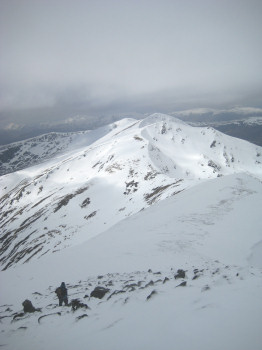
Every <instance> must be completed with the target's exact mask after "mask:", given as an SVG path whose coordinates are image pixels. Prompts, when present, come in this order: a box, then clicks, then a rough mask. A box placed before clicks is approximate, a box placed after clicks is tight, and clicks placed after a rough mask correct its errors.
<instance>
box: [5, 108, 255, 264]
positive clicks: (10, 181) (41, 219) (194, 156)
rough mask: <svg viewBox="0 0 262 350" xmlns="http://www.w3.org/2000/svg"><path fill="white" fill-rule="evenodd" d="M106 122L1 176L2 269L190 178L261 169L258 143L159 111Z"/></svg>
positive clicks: (95, 230)
mask: <svg viewBox="0 0 262 350" xmlns="http://www.w3.org/2000/svg"><path fill="white" fill-rule="evenodd" d="M106 130H107V131H108V132H107V133H105V132H104V131H103V133H102V137H101V130H99V134H95V135H94V134H93V135H92V137H93V140H95V141H94V142H92V143H91V142H90V136H89V134H81V135H80V136H81V142H79V139H77V140H75V142H71V146H72V148H71V151H69V150H68V152H69V153H65V154H63V155H60V156H57V157H55V158H52V159H51V160H50V161H49V162H44V163H42V164H41V165H37V166H35V167H33V168H27V169H24V170H22V171H20V172H15V173H12V174H9V175H6V176H3V177H1V179H0V181H1V202H0V204H1V219H0V224H1V229H2V235H1V242H2V248H1V251H0V253H1V258H0V262H1V265H2V267H3V268H4V269H6V268H8V267H9V266H12V265H15V264H17V263H23V262H26V261H29V260H31V259H32V258H34V259H35V258H39V257H41V256H43V255H45V254H50V253H52V252H55V251H57V250H60V249H63V248H66V247H69V246H72V245H76V244H79V243H82V242H84V241H86V240H88V239H90V238H92V237H94V236H96V235H97V234H99V233H101V232H103V231H105V229H107V228H109V227H111V226H112V225H114V224H115V223H117V222H119V221H121V220H122V219H124V218H125V217H128V216H131V215H133V214H134V213H137V212H138V211H140V210H143V209H145V208H146V207H148V206H150V205H152V204H153V203H155V202H157V201H159V200H163V199H165V198H167V197H170V196H173V195H176V194H178V193H180V192H181V191H183V190H185V189H186V188H188V187H191V186H193V185H195V183H196V182H199V181H203V180H207V179H211V178H215V177H218V176H222V175H229V174H234V173H238V172H243V171H245V172H249V173H251V174H253V175H254V176H261V173H262V164H261V163H260V161H261V160H262V152H261V149H260V148H259V147H256V146H254V145H252V144H249V143H247V142H244V141H242V140H238V139H233V138H231V137H228V136H226V135H223V134H221V133H219V132H217V131H215V130H214V129H210V128H193V127H190V126H188V125H187V124H185V123H183V122H181V121H179V120H177V119H174V118H172V117H168V116H166V115H159V114H156V115H152V116H150V117H148V118H146V119H145V120H143V121H134V120H130V119H127V120H122V121H120V122H117V123H116V124H114V127H112V126H111V127H108V128H106ZM98 135H99V136H98ZM85 138H86V144H85ZM76 143H78V144H81V147H80V148H77V149H76V148H75V146H76ZM72 149H73V150H72ZM72 217H73V218H74V219H73V220H72Z"/></svg>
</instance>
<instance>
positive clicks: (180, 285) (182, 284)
mask: <svg viewBox="0 0 262 350" xmlns="http://www.w3.org/2000/svg"><path fill="white" fill-rule="evenodd" d="M185 286H186V281H184V282H182V283H180V284H179V285H178V286H177V287H185Z"/></svg>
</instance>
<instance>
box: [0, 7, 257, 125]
mask: <svg viewBox="0 0 262 350" xmlns="http://www.w3.org/2000/svg"><path fill="white" fill-rule="evenodd" d="M261 23H262V3H261V1H259V0H258V1H256V0H231V1H228V0H227V1H226V0H220V1H217V0H199V1H195V0H188V1H179V0H162V1H156V0H139V1H138V0H134V1H128V0H121V1H117V0H100V1H91V0H60V1H59V0H25V1H21V0H1V2H0V50H1V61H0V94H1V96H0V118H1V119H2V122H3V123H6V122H14V123H15V122H18V121H20V123H21V124H23V123H25V122H28V121H30V122H33V121H35V122H36V123H37V122H38V123H40V122H44V121H51V120H52V119H55V120H62V119H66V118H70V117H72V116H74V115H77V114H87V115H96V116H99V115H102V114H103V113H122V112H124V111H126V112H130V111H133V112H142V113H143V112H147V111H150V110H152V111H153V110H154V109H158V110H160V109H161V108H162V111H167V110H168V109H172V108H184V107H186V106H187V105H188V107H193V104H196V105H197V106H200V105H202V106H203V105H204V106H206V105H208V104H209V105H212V104H226V105H230V104H231V105H233V104H239V103H254V104H256V105H259V104H261V103H262V101H261V95H260V96H259V93H260V92H261V88H262V81H261V76H262V66H261V61H262V45H261V44H262V24H261ZM258 92H259V93H258Z"/></svg>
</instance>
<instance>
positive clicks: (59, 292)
mask: <svg viewBox="0 0 262 350" xmlns="http://www.w3.org/2000/svg"><path fill="white" fill-rule="evenodd" d="M55 293H56V295H57V296H58V298H60V297H61V296H62V290H61V288H60V287H58V288H56V290H55Z"/></svg>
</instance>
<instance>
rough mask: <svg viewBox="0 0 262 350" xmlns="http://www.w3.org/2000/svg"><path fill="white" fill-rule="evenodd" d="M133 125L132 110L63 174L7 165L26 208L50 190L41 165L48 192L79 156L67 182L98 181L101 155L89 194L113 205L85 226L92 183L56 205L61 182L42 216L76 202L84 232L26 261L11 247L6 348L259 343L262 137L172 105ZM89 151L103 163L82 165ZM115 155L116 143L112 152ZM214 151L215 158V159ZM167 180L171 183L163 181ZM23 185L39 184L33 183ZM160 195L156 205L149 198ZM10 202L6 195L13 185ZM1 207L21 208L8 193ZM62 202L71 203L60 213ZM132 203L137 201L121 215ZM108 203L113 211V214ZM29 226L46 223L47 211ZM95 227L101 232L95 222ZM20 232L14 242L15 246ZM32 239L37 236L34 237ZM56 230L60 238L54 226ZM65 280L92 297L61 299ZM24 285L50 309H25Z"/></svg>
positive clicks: (72, 293) (28, 295) (8, 182)
mask: <svg viewBox="0 0 262 350" xmlns="http://www.w3.org/2000/svg"><path fill="white" fill-rule="evenodd" d="M178 125H179V126H178ZM128 126H129V128H128V129H126V128H127V125H125V127H123V124H122V126H121V127H122V129H121V132H120V134H118V135H112V134H111V135H110V138H108V139H107V140H103V143H101V140H100V141H99V143H98V144H97V145H93V146H92V149H88V151H87V150H86V149H83V150H80V151H79V153H78V154H77V155H76V156H74V157H73V158H71V157H72V155H71V156H70V161H69V159H68V158H66V157H65V158H63V159H62V160H60V161H61V163H60V165H59V169H60V171H61V172H59V171H58V170H56V169H57V164H56V163H55V161H54V163H53V164H56V165H53V167H54V168H53V173H52V174H50V177H51V178H52V179H53V181H51V180H50V178H49V177H48V178H47V179H45V178H46V174H47V173H46V172H45V171H46V170H45V166H44V165H43V166H42V167H39V166H38V167H36V168H34V169H28V170H26V171H24V172H20V173H15V174H12V175H8V176H5V177H2V178H1V182H2V184H3V183H4V184H5V186H6V187H7V188H6V189H5V193H6V194H8V196H9V201H11V200H12V199H14V201H13V204H15V205H16V206H17V208H16V209H15V210H20V211H22V212H21V216H22V219H21V221H24V220H26V218H27V216H28V215H29V214H28V213H32V212H31V210H32V206H33V205H34V204H33V203H35V202H36V201H41V200H43V198H42V199H41V197H38V196H37V194H36V193H34V196H35V197H34V196H33V195H32V192H33V191H32V188H34V187H33V185H34V181H39V179H41V177H38V176H39V174H43V173H44V175H43V179H45V182H43V183H42V186H43V189H42V191H41V192H40V194H39V195H41V193H42V192H43V191H44V190H45V191H46V193H45V195H44V196H47V193H48V191H50V193H52V191H54V189H55V188H57V186H58V185H57V184H58V183H59V181H60V183H59V186H58V188H60V187H61V188H62V187H64V188H65V187H66V185H65V184H66V182H67V181H68V177H66V174H67V172H66V171H63V169H64V164H65V163H66V164H67V166H68V165H69V164H70V169H69V172H71V171H72V172H73V173H74V175H73V177H74V180H75V181H73V180H72V181H71V182H70V181H68V182H69V184H68V185H67V187H66V189H64V191H65V190H67V191H69V190H71V191H72V192H73V193H75V192H76V190H77V188H82V186H83V184H84V183H85V185H86V184H87V183H88V181H89V180H88V179H87V177H88V178H89V179H92V180H90V181H94V178H93V177H92V173H91V172H92V169H96V167H97V166H99V167H101V170H100V171H96V172H95V170H93V171H94V173H93V174H95V181H97V182H96V185H94V186H93V188H96V190H93V191H94V192H93V193H92V192H90V190H88V191H89V192H88V198H90V202H91V203H92V201H95V200H97V202H96V205H97V206H98V204H99V206H98V208H99V209H100V208H103V209H100V211H101V212H102V214H103V215H102V216H101V217H99V218H98V216H97V215H94V216H93V217H92V219H93V220H94V223H93V226H92V225H89V226H88V225H87V224H86V226H85V227H84V225H83V228H81V225H80V224H79V222H80V223H81V221H80V219H81V215H79V212H80V213H81V211H82V210H85V207H84V208H81V206H80V205H79V204H81V203H83V201H84V200H85V199H86V198H87V197H86V196H83V197H81V199H79V200H78V201H75V202H74V203H72V202H71V199H72V201H73V200H75V199H76V198H78V197H77V196H76V198H75V197H72V198H71V199H70V201H69V203H67V205H64V206H61V208H60V209H59V210H57V211H55V212H54V208H57V205H58V203H61V199H60V198H59V200H58V201H57V202H55V195H54V196H53V198H52V200H51V201H48V206H49V207H50V211H49V212H46V213H45V217H46V218H47V219H46V220H44V221H45V225H46V226H52V225H55V224H56V225H60V224H61V222H62V221H61V220H63V218H64V216H65V215H67V216H69V218H67V220H68V221H64V222H66V223H67V225H69V224H71V225H72V226H73V224H75V223H76V222H77V225H75V226H76V227H77V229H76V231H77V232H76V233H75V234H74V235H71V236H69V244H68V247H67V248H66V249H61V250H60V251H57V252H56V253H55V254H51V252H49V253H47V254H44V255H42V256H41V254H39V255H37V254H36V255H34V256H33V257H32V258H31V259H29V261H28V263H26V264H22V262H24V261H25V259H24V260H23V259H19V260H18V261H15V260H12V257H13V255H12V254H11V255H10V256H9V259H10V260H11V261H12V262H13V263H12V264H11V265H10V266H11V267H8V268H7V269H6V270H5V271H1V275H0V276H1V303H0V304H1V308H0V311H1V313H0V317H1V318H0V321H1V329H2V332H1V343H0V344H1V345H3V348H4V349H18V348H19V349H29V350H30V349H55V348H57V347H59V348H63V349H72V347H74V348H75V349H82V348H83V347H85V348H87V349H94V350H99V349H100V350H110V349H114V350H117V349H123V348H125V349H159V348H160V347H162V348H164V349H174V348H175V349H178V350H182V349H186V350H189V349H192V348H197V349H203V350H205V349H230V350H231V349H232V350H234V349H237V350H241V349H243V350H244V349H253V350H256V349H261V345H262V332H261V324H262V322H261V321H262V301H261V290H262V258H261V256H262V254H261V253H262V251H261V250H262V221H261V207H262V183H261V164H259V159H260V155H259V153H260V152H261V148H259V147H256V146H254V145H251V144H249V143H247V142H244V141H241V140H237V139H233V138H230V137H227V136H225V135H223V134H220V133H217V132H215V131H214V130H212V129H195V128H191V127H188V126H187V125H186V124H183V123H179V122H178V121H176V120H174V121H173V119H169V118H167V117H163V116H153V117H151V118H149V119H148V120H146V121H143V122H138V123H136V124H135V125H133V123H131V124H130V122H128ZM124 129H125V130H124ZM178 129H180V130H178ZM118 131H119V129H118ZM181 134H182V135H181ZM120 135H122V138H121V137H120V138H119V136H120ZM173 138H174V140H175V141H174V140H173ZM183 139H184V141H182V140H183ZM214 141H215V143H214ZM119 143H120V144H121V146H122V147H120V148H119V147H117V144H118V146H119ZM138 144H139V145H140V146H137V147H135V145H138ZM173 144H174V147H173V148H172V149H171V145H173ZM105 145H107V148H104V146H105ZM211 145H212V147H211ZM114 146H115V147H114ZM155 148H157V151H156V150H155ZM172 150H173V152H172ZM225 150H226V151H225ZM97 152H101V153H100V155H99V157H98V154H99V153H97ZM89 153H91V154H92V153H93V157H94V158H96V162H99V165H96V166H95V167H94V168H93V164H94V162H95V159H94V160H93V161H91V160H92V158H88V166H87V165H86V167H84V166H83V167H81V162H82V161H83V157H84V154H86V157H87V154H89ZM134 154H135V155H134ZM148 154H149V157H148ZM225 154H226V155H225ZM110 155H114V157H113V158H112V159H111V160H108V159H109V156H110ZM132 156H133V157H134V158H132ZM113 159H114V160H113ZM134 159H135V160H137V163H138V164H140V165H139V166H136V165H137V164H136V162H133V160H134ZM232 159H233V160H232ZM77 160H78V161H79V162H77ZM105 160H108V162H106V161H105ZM210 160H212V162H214V163H215V164H216V165H217V166H216V167H214V166H210V165H208V163H209V162H210ZM82 164H83V163H82ZM95 164H96V163H95ZM116 164H118V165H116ZM127 164H128V165H127ZM202 164H203V165H202ZM77 165H79V167H78V168H76V166H77ZM74 167H75V168H74ZM107 167H110V169H111V170H113V172H112V173H111V172H108V171H106V168H107ZM119 168H120V169H119ZM130 169H131V171H130ZM164 169H165V170H164ZM200 169H201V170H200ZM76 170H78V171H76ZM84 170H86V171H87V174H86V173H85V171H84ZM79 171H80V173H81V174H79ZM148 173H150V175H147V174H148ZM25 174H27V181H28V182H27V183H28V184H29V185H28V186H27V187H26V189H25V190H24V192H23V195H22V196H20V198H18V197H19V193H20V192H19V191H20V190H21V189H20V188H19V190H18V189H17V190H16V191H17V192H16V193H15V192H14V191H12V186H14V183H15V178H18V180H17V181H21V180H22V179H23V176H24V175H25ZM152 174H153V175H154V176H152V177H151V175H152ZM217 175H224V176H217ZM128 176H130V178H129V182H132V181H134V183H136V182H138V185H137V186H136V185H133V186H131V187H130V188H129V187H128V186H126V182H127V179H128ZM131 176H132V177H131ZM146 176H148V177H151V178H150V180H148V179H145V177H146ZM46 181H48V182H46ZM73 182H74V183H75V184H77V185H74V186H75V187H74V186H73ZM106 184H107V186H106ZM39 185H40V184H39V183H37V185H36V186H35V187H36V188H37V189H38V188H39ZM98 185H99V186H98ZM101 185H103V187H102V188H101ZM167 185H169V186H167ZM30 186H31V187H30ZM52 186H53V187H52ZM161 186H162V187H164V190H162V191H159V190H158V191H156V190H153V189H154V188H156V187H158V188H159V187H161ZM165 186H167V187H165ZM172 186H173V187H172ZM162 187H161V188H162ZM99 188H100V190H99ZM112 188H113V189H112ZM119 189H120V190H119ZM134 189H136V191H134ZM118 190H119V191H118ZM129 190H130V191H129ZM26 191H28V192H29V191H31V192H30V193H29V194H27V195H26ZM61 191H62V190H61ZM99 191H100V192H99ZM125 191H126V192H127V194H124V193H123V192H125ZM72 192H70V193H72ZM62 193H64V194H65V193H66V192H62ZM174 193H176V194H175V195H174ZM81 194H82V193H80V194H79V196H81ZM145 194H148V195H149V196H145ZM151 194H152V195H151ZM159 194H160V195H159ZM60 195H61V192H60ZM112 195H114V197H113V198H112ZM150 195H151V196H150ZM157 195H158V196H157ZM56 196H57V195H56ZM156 196H157V197H156ZM33 198H34V200H33ZM44 198H45V197H44ZM96 198H98V199H96ZM130 198H132V199H131V200H130ZM152 198H154V199H155V200H154V201H153V203H154V205H151V204H153V203H150V202H149V201H150V200H151V199H152ZM46 200H47V199H46ZM30 201H31V202H30ZM44 201H45V200H43V201H42V202H41V203H44ZM119 201H120V202H119ZM22 202H23V204H21V203H22ZM3 203H4V205H7V204H6V203H7V198H6V199H4V202H3ZM130 203H131V204H130ZM26 205H27V207H25V208H24V207H23V206H26ZM39 205H40V204H39ZM88 205H90V203H89V204H88ZM103 206H104V207H103ZM124 206H125V208H126V209H122V210H121V211H119V210H116V209H118V208H123V207H124ZM3 208H4V209H5V210H11V209H10V208H11V206H10V208H9V207H3V206H2V209H1V210H3ZM8 208H9V209H8ZM23 208H24V209H23ZM22 209H23V210H22ZM141 209H144V210H141ZM27 210H28V212H27ZM46 210H47V209H46ZM60 210H64V211H63V213H62V214H61V216H58V215H57V213H59V212H60ZM92 210H94V209H92ZM107 210H108V211H109V214H108V216H106V213H107ZM125 211H127V213H128V215H126V214H125V215H119V216H117V215H116V213H117V212H118V213H123V212H124V213H125ZM3 213H4V212H3ZM131 214H132V215H131ZM12 215H14V213H13V212H12ZM85 215H87V214H85ZM110 215H113V216H114V219H113V218H112V219H111V221H110V224H108V223H107V221H108V220H109V219H110V218H109V216H110ZM7 216H8V217H9V214H8V215H7ZM11 217H13V216H11ZM101 219H102V224H101V222H99V221H101ZM70 220H71V222H70ZM21 221H19V218H16V217H15V218H14V221H12V220H11V223H8V225H9V224H10V225H11V224H12V225H14V226H13V227H15V223H16V225H17V226H18V227H19V223H20V222H21ZM56 221H57V223H55V222H56ZM86 222H87V223H88V222H89V220H87V221H86ZM95 223H96V224H95ZM96 225H97V226H98V227H99V228H98V229H96ZM103 225H104V228H102V227H103ZM24 226H25V224H24ZM3 227H5V226H3ZM20 227H21V226H20ZM22 227H23V226H22ZM13 229H14V228H13ZM9 230H10V228H9ZM26 230H29V231H30V230H31V231H32V230H36V231H37V232H38V230H39V231H40V232H42V228H41V219H39V221H37V220H35V221H34V222H32V223H31V227H30V225H28V226H26V227H25V228H24V231H26ZM85 230H86V231H90V232H86V233H85V235H84V232H85ZM65 231H66V230H65ZM21 232H22V233H23V230H21V231H19V232H12V233H13V234H16V235H17V236H19V235H20V233H21ZM10 235H11V234H10ZM78 235H79V236H80V238H79V237H77V236H78ZM35 238H36V236H35ZM17 242H18V241H12V242H11V245H12V244H14V245H13V246H12V249H14V246H15V244H17ZM78 242H79V244H77V243H78ZM27 244H28V246H27V248H28V247H30V246H31V247H33V243H31V242H30V240H28V241H27ZM45 244H47V245H48V244H49V245H53V237H51V236H50V242H49V243H47V242H46V243H45ZM45 244H43V246H44V247H45ZM22 245H23V243H22ZM25 245H26V243H25ZM19 246H20V245H17V248H18V247H19ZM8 249H11V247H10V248H8ZM43 249H44V248H43ZM24 252H25V250H24ZM4 254H6V253H5V252H4V253H3V256H5V255H4ZM28 254H29V255H27V259H28V257H30V254H31V252H29V253H28ZM37 258H38V259H37ZM10 260H7V261H6V262H5V264H6V263H8V262H9V261H10ZM5 266H6V265H4V267H5ZM178 269H182V270H184V271H185V272H186V275H185V276H184V278H182V279H181V278H175V276H176V273H177V270H178ZM62 280H64V281H65V282H66V284H67V287H68V292H69V299H70V300H72V299H74V298H79V299H80V300H81V301H82V302H83V303H86V304H87V305H88V307H89V308H88V309H86V308H80V309H78V310H77V311H72V310H71V309H70V308H67V307H58V306H57V300H56V297H55V293H54V290H55V288H56V287H57V285H59V284H60V283H61V281H62ZM96 286H103V287H106V288H108V289H109V291H108V293H107V294H106V295H105V296H104V298H103V299H101V300H98V299H96V298H93V297H91V296H90V294H91V292H92V290H93V289H94V288H95V287H96ZM25 299H30V300H31V301H32V302H33V304H34V306H35V307H40V308H42V311H41V312H35V313H33V314H25V315H20V316H19V315H17V314H16V312H20V311H21V303H22V302H23V301H24V300H25ZM43 316H44V317H43Z"/></svg>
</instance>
